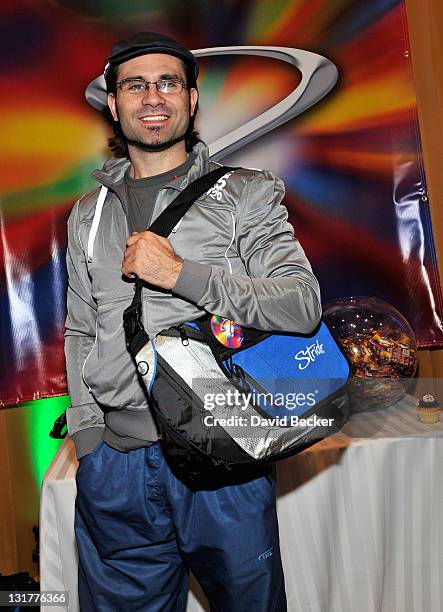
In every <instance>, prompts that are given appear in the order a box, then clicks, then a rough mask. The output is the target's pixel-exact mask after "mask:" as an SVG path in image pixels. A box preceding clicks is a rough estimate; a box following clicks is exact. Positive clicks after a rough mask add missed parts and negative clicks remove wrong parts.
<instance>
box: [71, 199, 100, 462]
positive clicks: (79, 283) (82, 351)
mask: <svg viewBox="0 0 443 612" xmlns="http://www.w3.org/2000/svg"><path fill="white" fill-rule="evenodd" d="M79 206H80V203H79V202H77V203H76V204H75V206H74V208H73V209H72V212H71V214H70V216H69V220H68V249H67V253H66V266H67V271H68V292H67V317H66V325H65V357H66V372H67V378H68V389H69V394H70V396H71V408H68V410H67V411H66V418H67V423H68V432H69V435H70V436H71V437H72V439H73V440H74V444H75V447H76V451H77V457H78V458H80V457H81V456H83V455H85V454H87V453H88V452H91V451H92V450H93V448H94V447H95V446H96V445H97V443H98V442H99V440H100V439H101V437H102V434H103V428H104V420H103V412H102V410H101V409H100V407H99V406H98V405H97V403H96V402H95V400H94V398H93V396H92V394H91V392H90V391H89V388H88V386H87V385H86V383H85V382H84V380H83V364H84V362H85V360H86V358H87V357H88V355H89V353H90V351H91V350H92V347H93V345H94V342H95V335H96V315H97V312H96V306H95V303H94V300H93V298H92V291H91V282H90V278H89V274H88V270H87V267H86V261H85V253H84V250H83V248H82V244H81V241H80V238H79V227H80V224H79Z"/></svg>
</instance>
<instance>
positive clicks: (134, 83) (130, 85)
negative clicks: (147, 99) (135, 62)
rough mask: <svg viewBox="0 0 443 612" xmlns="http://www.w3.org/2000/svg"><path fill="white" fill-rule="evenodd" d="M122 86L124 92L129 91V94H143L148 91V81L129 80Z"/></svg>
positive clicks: (122, 83)
mask: <svg viewBox="0 0 443 612" xmlns="http://www.w3.org/2000/svg"><path fill="white" fill-rule="evenodd" d="M120 86H121V88H122V91H127V92H129V93H142V92H143V91H146V89H147V83H146V81H143V80H141V79H128V80H127V81H122V82H121V83H120Z"/></svg>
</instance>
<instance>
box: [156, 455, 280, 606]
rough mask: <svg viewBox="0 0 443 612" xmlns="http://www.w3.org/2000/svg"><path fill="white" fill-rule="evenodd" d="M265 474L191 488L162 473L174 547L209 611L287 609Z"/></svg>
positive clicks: (271, 491) (271, 478)
mask: <svg viewBox="0 0 443 612" xmlns="http://www.w3.org/2000/svg"><path fill="white" fill-rule="evenodd" d="M165 469H168V468H167V464H166V463H165ZM267 473H268V476H261V477H259V478H254V479H252V480H249V481H247V482H244V483H241V484H234V485H232V484H231V485H228V486H221V487H219V488H215V489H214V490H200V491H196V492H193V491H190V490H189V489H187V487H186V486H185V485H184V484H183V483H182V482H181V481H180V480H177V479H176V478H175V477H174V475H173V474H169V475H168V476H167V477H165V482H167V483H168V491H169V499H170V501H171V506H172V515H173V521H174V525H175V528H176V532H177V542H178V545H179V548H180V550H181V552H182V554H183V556H184V558H185V561H186V564H187V565H188V567H189V568H190V569H191V570H192V572H193V574H194V575H195V577H196V578H197V580H198V581H199V583H200V584H201V586H202V588H203V590H204V592H205V594H206V596H207V598H208V600H209V603H210V605H211V610H213V611H216V612H249V611H250V610H254V612H285V611H286V609H287V606H286V593H285V585H284V576H283V568H282V563H281V557H280V545H279V534H278V522H277V513H276V496H275V470H268V471H267Z"/></svg>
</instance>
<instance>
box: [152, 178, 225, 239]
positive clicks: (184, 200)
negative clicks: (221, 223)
mask: <svg viewBox="0 0 443 612" xmlns="http://www.w3.org/2000/svg"><path fill="white" fill-rule="evenodd" d="M236 169H237V168H233V167H228V166H219V167H218V168H215V169H214V170H211V172H208V174H205V175H203V176H201V177H200V178H198V179H196V180H195V181H193V182H192V183H190V184H189V185H188V186H187V187H186V189H184V190H183V191H182V192H181V193H180V194H179V195H178V196H177V197H176V198H175V200H173V201H172V202H171V203H170V204H169V206H168V207H167V208H166V209H165V210H164V211H163V212H162V213H161V214H160V215H159V216H158V217H157V219H156V220H155V221H154V222H153V223H151V225H150V226H149V227H148V230H149V231H150V232H154V233H155V234H158V235H159V236H163V237H164V238H166V237H167V236H169V234H170V233H171V231H172V230H173V229H174V227H175V226H176V225H177V223H178V222H179V221H180V220H181V219H182V218H183V217H184V216H185V214H186V213H187V212H188V210H189V209H190V208H191V206H192V205H193V204H194V202H195V200H197V199H198V198H199V197H200V196H202V195H203V194H204V193H205V192H206V191H208V190H209V189H210V188H211V187H212V186H213V185H214V184H215V183H216V182H217V181H218V180H219V179H220V178H222V176H224V175H225V174H227V173H228V172H232V171H233V170H236Z"/></svg>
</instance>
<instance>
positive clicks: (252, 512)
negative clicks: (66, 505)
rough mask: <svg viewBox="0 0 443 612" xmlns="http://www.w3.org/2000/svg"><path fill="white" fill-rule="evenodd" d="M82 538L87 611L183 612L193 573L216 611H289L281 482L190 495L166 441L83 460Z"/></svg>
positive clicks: (103, 450)
mask: <svg viewBox="0 0 443 612" xmlns="http://www.w3.org/2000/svg"><path fill="white" fill-rule="evenodd" d="M75 534H76V540H77V547H78V553H79V597H80V608H81V611H82V612H90V611H98V612H111V611H112V612H123V611H126V610H128V611H131V612H136V611H140V612H142V611H143V612H182V611H184V610H185V609H186V599H187V594H188V570H191V571H192V572H193V574H194V575H195V577H196V578H197V580H198V581H199V583H200V585H201V586H202V588H203V590H204V592H205V594H206V596H207V598H208V600H209V603H210V606H211V610H213V611H216V612H249V611H251V612H252V611H253V612H284V611H285V610H286V596H285V587H284V579H283V570H282V565H281V559H280V550H279V540H278V525H277V515H276V509H275V479H274V477H273V476H272V475H271V476H260V477H259V478H254V479H253V480H249V481H247V482H243V483H242V484H234V485H228V486H221V487H219V488H215V489H213V490H197V491H194V490H191V489H190V488H188V487H187V486H186V485H185V484H184V483H183V482H182V481H181V480H179V479H178V478H176V477H175V476H174V474H173V473H172V472H171V470H170V468H169V466H168V464H167V462H166V460H165V458H164V455H163V453H162V450H161V447H160V444H158V443H157V444H153V445H152V446H149V447H148V448H142V449H139V450H134V451H129V452H127V453H122V452H119V451H116V450H114V449H112V448H111V447H110V446H108V445H106V444H105V443H104V442H101V443H100V444H99V446H97V447H96V448H95V449H94V451H93V452H92V453H91V454H90V455H86V456H85V457H83V458H82V459H81V460H80V465H79V468H78V472H77V500H76V512H75Z"/></svg>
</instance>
